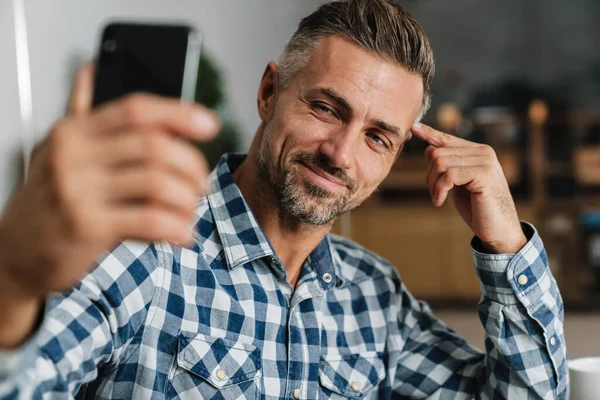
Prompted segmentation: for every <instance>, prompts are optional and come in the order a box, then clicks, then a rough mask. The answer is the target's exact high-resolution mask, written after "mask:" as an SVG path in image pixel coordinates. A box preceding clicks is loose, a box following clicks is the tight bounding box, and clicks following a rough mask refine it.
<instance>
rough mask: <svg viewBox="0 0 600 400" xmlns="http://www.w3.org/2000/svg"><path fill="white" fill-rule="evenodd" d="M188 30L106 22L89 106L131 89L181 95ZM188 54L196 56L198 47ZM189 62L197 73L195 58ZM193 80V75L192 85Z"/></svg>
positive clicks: (187, 52)
mask: <svg viewBox="0 0 600 400" xmlns="http://www.w3.org/2000/svg"><path fill="white" fill-rule="evenodd" d="M192 33H194V31H193V29H191V28H189V27H187V26H183V25H150V24H131V23H112V24H110V25H108V26H107V27H106V28H105V29H104V32H103V35H102V40H101V42H100V54H99V57H98V60H97V66H96V78H95V87H94V100H93V105H94V106H98V105H100V104H102V103H105V102H107V101H110V100H113V99H116V98H118V97H121V96H124V95H126V94H129V93H133V92H145V93H153V94H157V95H161V96H167V97H182V90H183V88H184V86H185V83H186V80H187V77H186V76H185V75H186V73H190V71H189V65H190V60H189V57H190V51H189V41H190V38H192V37H193V36H191V35H190V34H192ZM198 46H199V44H198ZM191 54H192V57H197V58H199V56H200V55H199V49H198V51H197V52H196V53H194V52H192V53H191ZM191 61H192V63H191V64H193V63H195V66H196V68H192V70H193V71H192V73H195V74H197V65H198V60H197V59H196V60H191ZM186 62H187V66H188V71H187V72H186ZM195 81H196V76H194V77H193V86H194V87H195ZM192 93H193V88H192ZM191 100H193V98H192V99H191Z"/></svg>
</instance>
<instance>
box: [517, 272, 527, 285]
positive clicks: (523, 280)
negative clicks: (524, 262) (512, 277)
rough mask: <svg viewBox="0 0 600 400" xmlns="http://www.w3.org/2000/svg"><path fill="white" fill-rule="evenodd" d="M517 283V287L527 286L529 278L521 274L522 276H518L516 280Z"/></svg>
mask: <svg viewBox="0 0 600 400" xmlns="http://www.w3.org/2000/svg"><path fill="white" fill-rule="evenodd" d="M517 282H519V285H521V286H523V285H527V282H529V278H527V275H525V274H523V275H521V276H519V279H517Z"/></svg>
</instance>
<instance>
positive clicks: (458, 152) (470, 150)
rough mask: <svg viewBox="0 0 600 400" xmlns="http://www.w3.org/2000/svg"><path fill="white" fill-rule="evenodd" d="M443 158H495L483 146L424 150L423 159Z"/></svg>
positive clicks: (428, 147) (430, 146) (429, 148)
mask: <svg viewBox="0 0 600 400" xmlns="http://www.w3.org/2000/svg"><path fill="white" fill-rule="evenodd" d="M445 156H460V157H484V158H495V157H494V156H495V153H493V154H491V151H488V146H483V145H478V146H469V147H436V146H432V145H429V146H427V148H426V149H425V157H427V159H428V160H429V161H431V160H433V159H434V158H438V157H445Z"/></svg>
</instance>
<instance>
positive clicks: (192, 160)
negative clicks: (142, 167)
mask: <svg viewBox="0 0 600 400" xmlns="http://www.w3.org/2000/svg"><path fill="white" fill-rule="evenodd" d="M96 157H97V158H98V159H99V161H100V162H102V163H104V165H106V166H107V167H109V168H121V167H124V166H128V165H129V166H130V165H135V164H146V165H147V164H150V165H156V166H160V167H162V168H164V169H165V170H169V171H171V172H174V173H177V174H179V175H180V176H181V177H182V178H184V179H187V181H188V182H189V183H190V184H193V185H195V186H196V188H197V189H198V191H199V192H200V191H202V190H203V188H204V184H205V180H206V177H207V176H208V174H209V170H208V164H207V162H206V159H205V158H204V156H203V155H202V153H201V152H200V151H199V150H197V149H196V148H194V146H192V145H191V144H190V143H188V142H187V141H185V140H182V139H180V138H177V137H173V136H172V135H169V134H166V133H164V132H160V131H151V132H130V133H127V134H123V135H119V136H114V137H111V138H110V140H103V141H102V144H101V146H100V149H99V150H98V152H97V155H96Z"/></svg>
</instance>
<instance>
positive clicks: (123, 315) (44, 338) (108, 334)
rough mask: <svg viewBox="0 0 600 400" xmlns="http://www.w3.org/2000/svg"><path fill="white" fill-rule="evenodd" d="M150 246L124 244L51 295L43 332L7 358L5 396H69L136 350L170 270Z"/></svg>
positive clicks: (2, 370) (1, 381)
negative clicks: (134, 346)
mask: <svg viewBox="0 0 600 400" xmlns="http://www.w3.org/2000/svg"><path fill="white" fill-rule="evenodd" d="M160 257H161V256H160V253H158V252H157V250H156V247H155V246H153V245H150V244H147V243H140V242H133V241H131V242H124V243H121V244H120V245H119V246H118V247H117V248H116V249H115V250H113V251H112V252H110V253H109V254H107V255H106V256H105V257H103V258H102V260H101V261H100V262H99V263H98V264H97V265H96V267H95V268H94V269H93V271H92V272H90V273H89V274H88V275H86V276H85V277H84V279H82V281H81V282H80V284H78V285H77V286H76V287H75V288H73V289H71V290H69V291H67V292H64V293H57V294H55V295H53V296H51V297H50V298H49V299H48V300H47V303H46V308H45V311H44V316H43V322H42V324H41V326H40V328H39V329H38V331H37V332H36V333H35V334H34V335H33V336H32V337H31V339H30V340H29V341H28V342H27V343H25V344H24V345H23V346H22V347H21V348H19V349H16V350H13V351H10V352H0V398H3V399H4V398H7V399H11V398H14V399H17V398H18V399H25V398H41V397H42V396H44V397H46V396H48V395H50V396H51V397H52V396H56V397H60V398H63V397H64V398H66V397H69V395H71V396H73V395H74V394H76V393H77V391H78V390H79V388H80V387H81V385H83V384H85V383H87V382H90V381H92V380H94V379H95V378H96V377H97V376H98V374H99V372H100V371H101V370H102V368H103V367H105V366H110V365H114V364H116V363H117V362H118V360H119V359H121V358H122V357H124V356H126V355H127V354H129V352H130V351H131V350H132V349H131V347H132V346H129V344H130V343H131V341H132V339H133V338H134V337H135V336H136V335H138V334H139V333H140V331H141V330H142V328H143V326H144V322H145V320H146V318H147V317H148V311H149V309H150V303H151V301H152V298H153V296H154V292H155V289H156V286H157V281H158V280H160V276H159V275H160V274H161V273H162V272H161V271H163V269H162V268H158V266H159V264H160V262H161V261H160Z"/></svg>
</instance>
